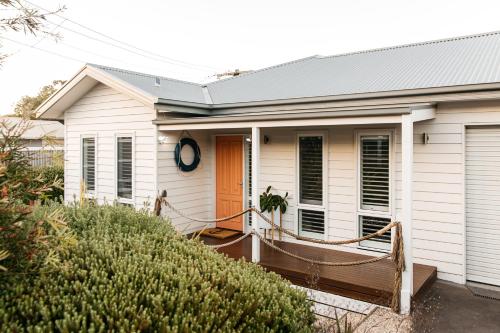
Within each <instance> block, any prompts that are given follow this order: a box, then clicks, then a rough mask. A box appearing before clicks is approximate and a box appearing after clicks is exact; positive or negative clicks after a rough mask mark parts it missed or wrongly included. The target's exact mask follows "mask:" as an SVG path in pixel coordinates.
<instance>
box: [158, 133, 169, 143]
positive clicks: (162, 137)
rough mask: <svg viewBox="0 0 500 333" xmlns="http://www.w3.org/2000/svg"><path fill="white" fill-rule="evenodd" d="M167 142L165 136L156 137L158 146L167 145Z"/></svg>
mask: <svg viewBox="0 0 500 333" xmlns="http://www.w3.org/2000/svg"><path fill="white" fill-rule="evenodd" d="M167 141H168V136H165V135H160V136H158V143H159V144H160V145H163V144H165V143H167Z"/></svg>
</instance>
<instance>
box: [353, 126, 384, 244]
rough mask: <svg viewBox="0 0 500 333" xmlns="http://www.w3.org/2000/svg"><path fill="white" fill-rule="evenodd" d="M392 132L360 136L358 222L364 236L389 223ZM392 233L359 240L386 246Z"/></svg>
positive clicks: (364, 242)
mask: <svg viewBox="0 0 500 333" xmlns="http://www.w3.org/2000/svg"><path fill="white" fill-rule="evenodd" d="M390 163H391V135H390V134H380V135H379V134H376V135H363V134H362V135H360V136H359V187H360V193H359V198H360V200H359V209H358V216H359V225H360V235H361V236H365V235H367V234H371V233H373V232H375V231H377V230H379V229H382V228H383V227H384V226H386V225H387V224H388V223H390V222H391V204H390V203H391V170H390ZM390 244H391V233H390V232H387V233H385V234H384V235H382V236H380V237H377V238H373V239H371V240H368V241H363V242H361V245H362V246H368V247H374V248H379V249H389V248H390Z"/></svg>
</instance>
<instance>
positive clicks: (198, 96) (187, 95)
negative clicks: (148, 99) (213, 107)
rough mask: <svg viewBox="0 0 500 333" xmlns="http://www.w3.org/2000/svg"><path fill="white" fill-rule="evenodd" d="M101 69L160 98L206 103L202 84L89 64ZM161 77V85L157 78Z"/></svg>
mask: <svg viewBox="0 0 500 333" xmlns="http://www.w3.org/2000/svg"><path fill="white" fill-rule="evenodd" d="M87 66H92V67H95V68H98V69H101V70H103V71H105V72H107V73H109V74H111V75H113V76H115V77H117V78H119V79H121V80H123V81H125V82H127V83H128V84H131V85H132V86H134V87H136V88H138V89H140V90H142V91H144V92H146V93H148V94H150V95H152V96H156V97H158V98H162V99H171V100H176V101H183V102H191V103H205V97H204V96H203V91H202V86H201V85H200V84H197V83H192V82H186V81H181V80H175V79H170V78H166V77H162V76H155V75H150V74H144V73H138V72H133V71H129V70H124V69H119V68H113V67H108V66H102V65H96V64H87ZM157 79H159V83H160V84H159V85H157V84H156V83H157V82H156V80H157Z"/></svg>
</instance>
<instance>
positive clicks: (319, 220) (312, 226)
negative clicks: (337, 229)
mask: <svg viewBox="0 0 500 333" xmlns="http://www.w3.org/2000/svg"><path fill="white" fill-rule="evenodd" d="M299 227H300V231H301V233H302V234H304V233H316V234H324V232H325V213H324V212H322V211H317V210H308V209H299Z"/></svg>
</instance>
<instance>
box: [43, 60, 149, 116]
mask: <svg viewBox="0 0 500 333" xmlns="http://www.w3.org/2000/svg"><path fill="white" fill-rule="evenodd" d="M98 82H101V83H103V84H105V85H107V86H109V87H111V88H113V89H116V90H117V91H119V92H121V93H124V94H126V95H128V96H130V97H132V98H134V99H136V100H138V101H140V102H142V103H143V104H145V105H147V106H151V107H152V108H153V106H154V104H155V103H156V102H157V97H156V96H153V95H151V94H148V93H146V92H145V91H143V90H140V89H137V88H136V87H134V86H132V85H130V84H128V83H127V82H125V81H123V80H120V79H118V78H117V77H115V76H112V75H110V74H108V73H106V72H105V71H103V70H100V69H98V68H95V67H92V66H88V65H85V66H84V67H83V68H82V69H80V71H78V73H76V74H75V75H74V76H73V77H72V78H71V79H70V80H68V82H66V83H65V84H64V85H63V86H62V87H61V88H60V89H59V90H57V91H56V92H55V93H54V94H52V95H51V96H50V97H49V98H48V99H47V100H46V101H45V102H43V103H42V104H41V105H40V106H39V107H38V108H37V109H36V114H37V115H38V118H42V119H61V118H62V113H63V112H64V110H65V107H67V106H68V105H69V106H71V105H72V104H73V103H74V102H76V100H78V99H79V98H81V95H82V93H77V92H75V91H74V89H83V92H85V93H86V92H87V91H89V90H90V89H91V88H92V87H93V86H95V85H96V84H97V83H98ZM79 85H80V87H78V86H79ZM65 98H67V99H68V101H63V100H64V99H65ZM58 104H62V107H61V106H59V107H58Z"/></svg>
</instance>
